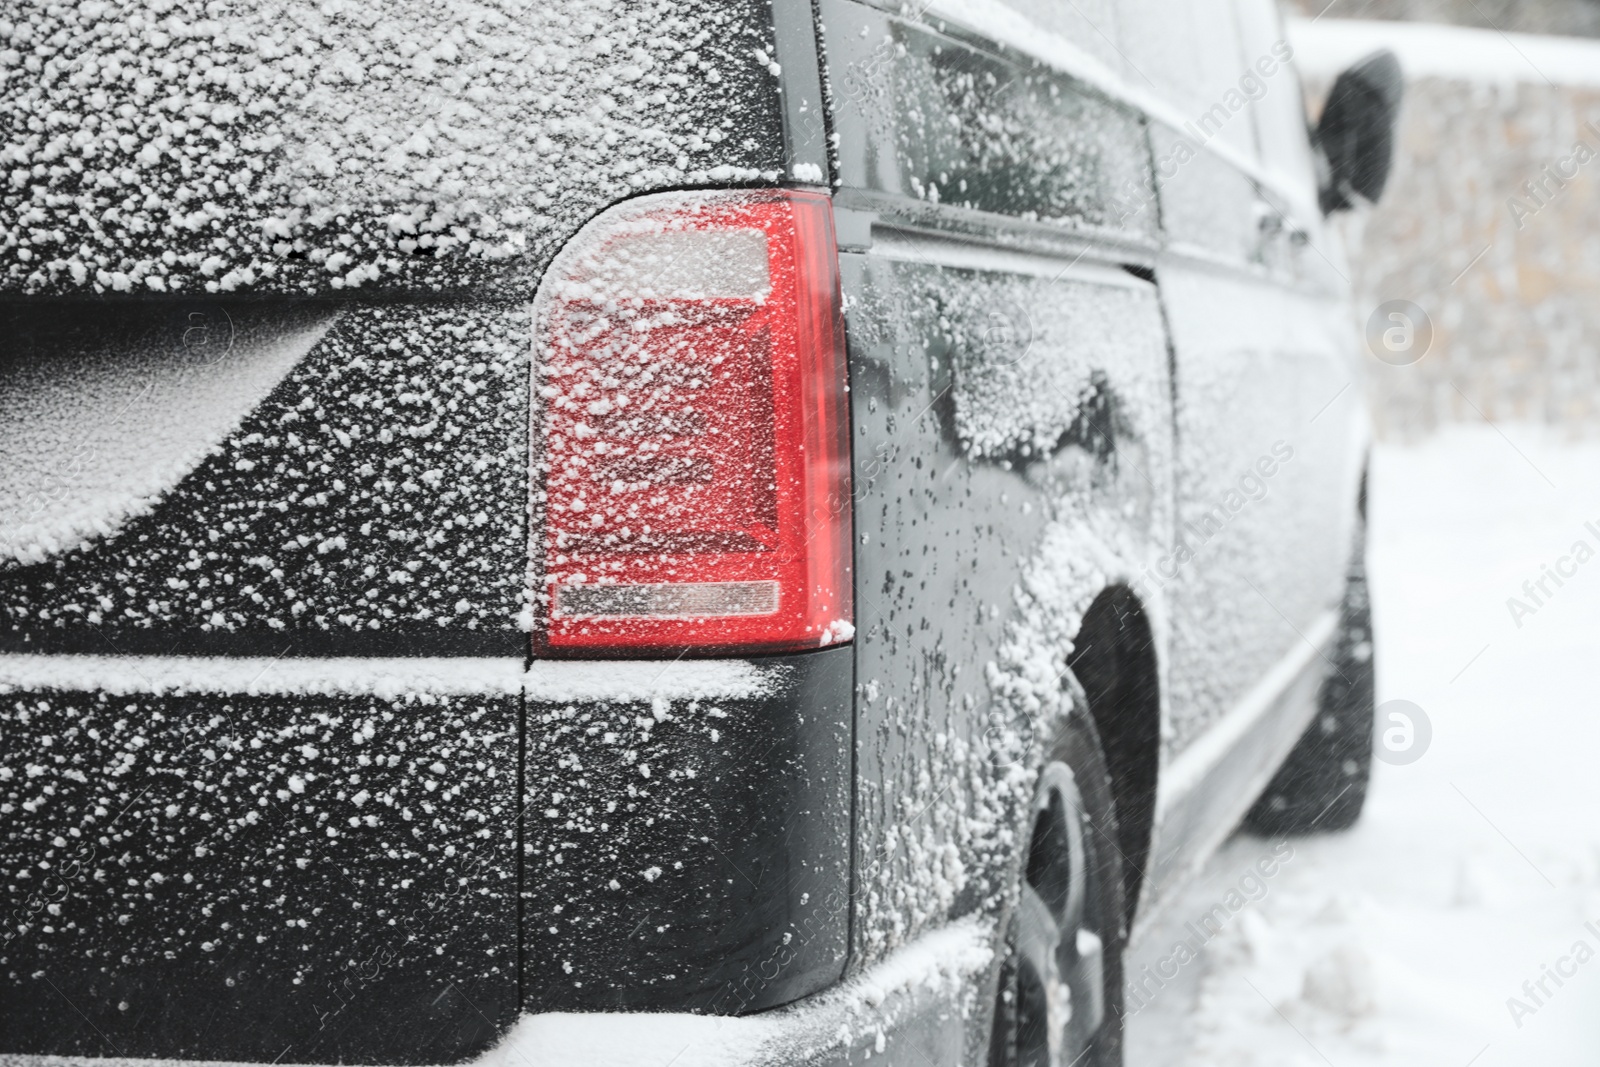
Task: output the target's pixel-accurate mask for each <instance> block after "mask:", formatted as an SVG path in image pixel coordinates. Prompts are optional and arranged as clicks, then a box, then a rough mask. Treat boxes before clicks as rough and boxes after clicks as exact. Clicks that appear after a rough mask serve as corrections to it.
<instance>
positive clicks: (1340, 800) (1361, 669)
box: [1245, 531, 1376, 837]
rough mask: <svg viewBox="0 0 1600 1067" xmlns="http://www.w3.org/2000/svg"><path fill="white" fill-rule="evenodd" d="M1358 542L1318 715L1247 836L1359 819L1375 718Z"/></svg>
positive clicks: (1336, 826)
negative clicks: (1337, 637) (1331, 668)
mask: <svg viewBox="0 0 1600 1067" xmlns="http://www.w3.org/2000/svg"><path fill="white" fill-rule="evenodd" d="M1363 535H1364V531H1363ZM1364 542H1365V537H1364V536H1362V537H1360V538H1358V540H1357V544H1356V552H1355V558H1354V560H1353V561H1352V563H1351V566H1350V574H1349V578H1348V580H1347V582H1346V585H1345V595H1344V605H1343V608H1342V609H1341V611H1340V618H1339V642H1338V644H1337V645H1336V646H1335V651H1334V656H1333V668H1334V669H1333V670H1332V671H1330V672H1329V673H1328V677H1327V679H1326V680H1325V681H1324V682H1323V683H1322V693H1321V695H1320V700H1319V704H1318V708H1317V714H1316V717H1315V718H1314V719H1312V720H1311V725H1310V727H1309V728H1307V730H1306V732H1305V733H1304V734H1303V735H1301V737H1300V740H1299V741H1298V742H1297V743H1296V744H1295V747H1294V750H1293V751H1292V752H1290V753H1289V758H1288V759H1287V760H1285V761H1284V764H1283V766H1282V767H1280V768H1279V769H1278V773H1277V775H1276V776H1274V777H1273V779H1272V782H1271V783H1270V784H1269V785H1268V786H1267V788H1266V791H1265V792H1264V793H1262V794H1261V798H1260V799H1259V800H1257V801H1256V803H1255V807H1253V808H1251V809H1250V814H1249V815H1247V816H1246V817H1245V826H1246V828H1247V829H1249V830H1250V831H1252V832H1253V833H1258V834H1261V835H1263V836H1269V837H1270V836H1275V835H1277V834H1304V833H1312V832H1315V831H1319V830H1345V829H1349V828H1350V827H1351V826H1354V825H1355V823H1356V820H1357V819H1359V818H1360V817H1361V808H1362V806H1363V805H1364V804H1365V803H1366V799H1367V782H1368V780H1369V779H1370V778H1371V775H1372V735H1373V728H1374V724H1375V721H1376V708H1375V704H1376V685H1375V684H1374V683H1375V675H1376V669H1375V668H1376V663H1375V662H1374V657H1373V642H1372V606H1371V603H1370V602H1369V600H1368V597H1367V568H1366V560H1365V544H1364Z"/></svg>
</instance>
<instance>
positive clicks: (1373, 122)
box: [1312, 49, 1405, 215]
mask: <svg viewBox="0 0 1600 1067" xmlns="http://www.w3.org/2000/svg"><path fill="white" fill-rule="evenodd" d="M1404 92H1405V81H1404V79H1403V78H1402V77H1401V74H1400V61H1399V60H1397V59H1395V57H1394V53H1393V52H1390V51H1388V50H1387V49H1384V50H1381V51H1378V52H1374V53H1372V54H1371V55H1370V56H1367V57H1366V58H1365V59H1363V60H1361V61H1360V62H1359V63H1357V64H1355V66H1353V67H1351V68H1349V69H1348V70H1346V71H1345V72H1344V73H1343V74H1341V75H1339V77H1338V80H1336V81H1335V82H1334V83H1333V89H1332V91H1331V92H1329V93H1328V103H1327V105H1326V106H1325V107H1324V108H1323V109H1322V119H1321V121H1319V122H1318V123H1317V129H1316V133H1315V135H1314V136H1313V137H1312V143H1313V145H1314V147H1315V148H1316V157H1317V184H1318V186H1319V188H1318V190H1317V199H1318V201H1319V202H1320V203H1321V205H1322V213H1323V214H1324V215H1328V214H1332V213H1333V212H1335V211H1345V210H1348V209H1350V208H1353V207H1355V206H1356V204H1357V203H1360V202H1362V201H1367V202H1376V201H1377V199H1378V197H1380V196H1382V195H1383V187H1384V185H1385V184H1386V183H1387V182H1388V181H1389V165H1390V164H1391V163H1392V162H1393V161H1394V127H1395V120H1396V118H1398V117H1399V114H1400V98H1401V96H1402V95H1403V94H1404Z"/></svg>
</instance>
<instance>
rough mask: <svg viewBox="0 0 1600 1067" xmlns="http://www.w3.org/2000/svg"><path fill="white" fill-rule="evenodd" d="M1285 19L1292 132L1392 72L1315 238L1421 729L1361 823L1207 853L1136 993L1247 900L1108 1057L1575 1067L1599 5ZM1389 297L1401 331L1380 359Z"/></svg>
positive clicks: (1593, 888) (1381, 780)
mask: <svg viewBox="0 0 1600 1067" xmlns="http://www.w3.org/2000/svg"><path fill="white" fill-rule="evenodd" d="M1285 7H1286V13H1287V14H1288V15H1289V16H1290V18H1289V22H1288V33H1289V39H1290V41H1291V43H1292V44H1293V46H1294V49H1295V59H1296V62H1297V63H1298V64H1299V66H1300V69H1301V72H1302V77H1303V79H1304V83H1305V84H1304V89H1305V96H1306V103H1307V110H1308V112H1309V113H1310V115H1311V117H1312V118H1315V117H1316V116H1317V115H1318V114H1320V111H1321V106H1322V100H1323V97H1324V96H1325V94H1326V93H1327V91H1328V89H1329V87H1330V85H1331V84H1332V82H1333V79H1334V78H1335V77H1336V76H1337V75H1338V73H1339V72H1340V71H1342V70H1343V69H1345V68H1346V67H1348V66H1349V65H1351V64H1352V63H1353V62H1355V61H1356V60H1358V59H1360V58H1362V57H1363V56H1365V55H1367V54H1369V53H1371V52H1372V51H1374V50H1375V49H1378V48H1389V49H1391V50H1392V51H1393V52H1394V53H1395V54H1396V55H1397V57H1398V58H1399V60H1400V63H1401V65H1402V67H1403V68H1404V71H1405V77H1406V83H1407V84H1406V97H1405V102H1404V105H1403V109H1402V113H1401V119H1400V123H1399V129H1398V135H1397V137H1398V140H1397V146H1396V159H1395V167H1394V170H1393V172H1392V173H1391V176H1390V180H1389V184H1388V188H1387V189H1386V190H1385V192H1384V195H1383V198H1382V201H1381V202H1380V203H1379V204H1378V205H1377V206H1375V207H1367V208H1362V209H1359V210H1357V211H1354V212H1351V213H1348V214H1345V215H1341V216H1337V217H1336V219H1335V224H1336V225H1337V226H1338V227H1340V228H1341V229H1342V231H1343V232H1342V237H1343V240H1344V244H1345V246H1346V251H1347V254H1348V260H1349V267H1348V270H1349V271H1350V272H1351V274H1350V280H1351V282H1352V284H1353V286H1354V289H1355V315H1356V318H1357V320H1358V324H1359V325H1364V326H1366V333H1367V337H1368V351H1367V352H1366V354H1365V359H1364V363H1365V365H1366V370H1367V372H1368V373H1367V378H1366V381H1367V386H1368V390H1369V396H1368V400H1369V406H1370V410H1371V412H1372V418H1373V422H1374V428H1375V430H1376V433H1377V441H1376V443H1375V446H1374V448H1373V453H1372V467H1371V481H1370V486H1369V521H1370V530H1369V540H1368V568H1369V575H1370V578H1371V589H1372V603H1373V621H1374V627H1373V628H1374V641H1373V643H1374V646H1375V654H1376V657H1377V679H1378V729H1379V731H1380V735H1381V734H1382V732H1383V731H1384V730H1385V729H1386V728H1389V727H1390V725H1391V721H1392V720H1390V719H1389V717H1388V715H1387V712H1388V711H1389V710H1390V709H1392V708H1394V707H1396V706H1402V707H1404V708H1407V709H1410V710H1408V711H1407V714H1414V715H1420V717H1421V718H1422V719H1425V720H1426V721H1427V722H1428V723H1429V727H1428V732H1427V734H1426V737H1425V739H1424V740H1422V741H1420V742H1418V743H1417V744H1416V746H1415V749H1414V750H1413V751H1412V752H1411V753H1410V754H1409V755H1408V756H1407V758H1405V759H1403V760H1401V759H1398V758H1396V759H1386V758H1385V757H1384V751H1383V747H1382V745H1381V744H1380V745H1379V746H1378V748H1377V749H1376V752H1377V754H1378V759H1379V761H1380V762H1379V763H1377V764H1376V765H1375V766H1374V773H1373V780H1372V791H1371V793H1370V795H1369V797H1368V800H1367V806H1366V809H1365V814H1364V815H1363V817H1362V820H1361V821H1360V822H1359V823H1358V824H1357V825H1356V826H1355V827H1354V828H1353V829H1351V830H1349V831H1346V832H1342V833H1336V834H1324V835H1311V836H1306V837H1301V838H1296V839H1293V840H1292V842H1291V845H1292V847H1293V849H1294V854H1293V856H1292V858H1291V859H1290V860H1289V861H1288V862H1286V863H1283V864H1282V865H1281V870H1280V872H1279V873H1278V874H1277V875H1276V876H1275V877H1274V878H1273V879H1272V880H1271V882H1270V884H1268V885H1266V886H1265V887H1264V888H1263V887H1261V886H1260V885H1259V884H1257V882H1256V881H1254V880H1252V879H1250V878H1249V875H1250V872H1251V871H1252V870H1255V869H1256V867H1255V865H1256V864H1257V863H1258V862H1259V861H1260V860H1261V859H1262V858H1263V857H1265V856H1268V855H1269V854H1270V853H1271V848H1272V846H1273V845H1274V842H1270V841H1266V840H1263V839H1260V838H1254V837H1251V836H1249V835H1248V834H1239V835H1236V836H1235V837H1234V838H1233V840H1231V841H1230V842H1229V843H1228V844H1227V845H1226V846H1225V847H1224V848H1223V849H1222V850H1221V852H1220V853H1219V854H1218V855H1216V856H1215V857H1213V859H1212V860H1211V861H1210V862H1209V863H1208V864H1207V865H1206V869H1205V870H1204V871H1202V872H1201V873H1200V876H1199V878H1197V879H1196V881H1195V883H1194V885H1193V886H1192V887H1191V888H1189V889H1188V890H1186V892H1185V894H1184V895H1183V899H1181V900H1179V901H1177V902H1175V904H1174V906H1173V907H1172V908H1171V909H1170V911H1169V912H1167V913H1166V918H1165V919H1164V920H1163V922H1164V923H1165V928H1164V929H1160V930H1156V931H1153V932H1152V934H1151V936H1149V937H1147V938H1145V939H1144V940H1143V941H1142V943H1141V945H1142V947H1137V948H1136V950H1135V952H1134V958H1132V959H1130V961H1129V968H1128V973H1129V974H1130V975H1131V976H1134V977H1135V978H1136V979H1137V978H1138V977H1139V976H1141V975H1142V974H1144V973H1145V972H1143V971H1141V968H1143V967H1147V966H1151V965H1152V964H1153V963H1154V962H1155V961H1156V960H1157V959H1158V957H1160V956H1161V955H1162V953H1164V952H1168V951H1170V950H1171V948H1172V946H1174V945H1175V943H1176V942H1178V941H1179V940H1181V939H1183V938H1185V937H1186V936H1193V929H1194V927H1193V925H1192V924H1194V923H1196V922H1199V921H1203V917H1204V916H1206V915H1208V914H1214V911H1213V910H1212V909H1214V908H1215V907H1216V906H1217V904H1218V902H1219V901H1226V900H1228V899H1230V898H1229V896H1228V894H1230V893H1236V892H1238V891H1240V888H1241V887H1243V891H1245V892H1249V891H1250V890H1254V895H1255V896H1256V897H1259V899H1252V900H1251V902H1250V903H1249V904H1248V905H1247V906H1246V907H1245V908H1243V909H1242V910H1241V911H1240V912H1239V913H1238V915H1237V916H1235V918H1234V919H1233V920H1232V921H1231V923H1230V924H1229V925H1228V926H1227V927H1226V928H1225V929H1223V930H1222V931H1221V933H1220V934H1219V935H1218V936H1216V937H1214V938H1210V939H1209V940H1208V941H1207V943H1206V945H1205V949H1204V952H1203V954H1202V956H1201V957H1200V960H1199V962H1198V963H1197V964H1196V965H1194V966H1185V967H1183V968H1182V969H1181V970H1180V971H1179V973H1178V975H1177V977H1176V978H1175V979H1173V980H1172V981H1169V982H1167V983H1166V984H1165V985H1164V986H1163V988H1162V989H1161V992H1160V995H1159V996H1158V997H1156V999H1155V1000H1154V1002H1153V1003H1152V1004H1151V1005H1150V1006H1149V1007H1148V1008H1145V1009H1142V1010H1141V1011H1140V1012H1139V1013H1138V1014H1137V1015H1136V1016H1134V1017H1133V1018H1131V1020H1130V1022H1129V1055H1128V1064H1129V1067H1180V1065H1181V1067H1424V1065H1430V1067H1592V1065H1595V1064H1600V715H1596V714H1595V712H1594V695H1593V694H1594V693H1595V691H1596V689H1597V688H1600V669H1597V667H1596V665H1595V664H1596V655H1595V650H1596V649H1597V648H1600V562H1591V561H1593V560H1596V559H1600V476H1597V472H1600V434H1596V433H1594V432H1593V431H1594V430H1595V428H1596V427H1600V199H1597V181H1600V0H1365V2H1363V0H1333V2H1332V3H1329V2H1328V0H1285ZM1394 301H1407V302H1409V303H1410V304H1411V305H1414V306H1415V308H1416V309H1417V321H1416V322H1415V323H1412V324H1410V325H1411V326H1414V327H1415V329H1416V338H1417V340H1416V344H1415V346H1414V347H1412V348H1410V349H1409V350H1406V351H1402V352H1400V353H1390V354H1389V355H1388V356H1387V357H1386V356H1385V355H1384V354H1383V353H1381V352H1379V351H1377V349H1376V348H1374V346H1373V342H1372V338H1373V336H1374V332H1375V331H1374V326H1376V330H1377V332H1379V333H1381V331H1382V330H1383V329H1386V328H1389V327H1391V326H1393V325H1395V324H1394V323H1393V322H1392V321H1391V320H1388V319H1387V317H1386V310H1382V309H1384V308H1385V305H1391V302H1394ZM1556 569H1559V570H1560V573H1561V575H1562V576H1563V577H1560V578H1556V577H1553V575H1554V573H1555V570H1556ZM1540 582H1544V583H1545V584H1544V586H1543V588H1540V587H1539V586H1538V583H1540ZM1417 736H1418V737H1422V736H1423V735H1422V734H1418V735H1417ZM1232 899H1238V897H1237V896H1235V897H1234V898H1232ZM1186 924H1189V925H1186ZM1208 929H1209V928H1208Z"/></svg>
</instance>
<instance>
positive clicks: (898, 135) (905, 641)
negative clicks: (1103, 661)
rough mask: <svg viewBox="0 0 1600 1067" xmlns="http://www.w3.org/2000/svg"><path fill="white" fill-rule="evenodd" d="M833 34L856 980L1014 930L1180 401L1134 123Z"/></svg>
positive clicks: (1136, 565)
mask: <svg viewBox="0 0 1600 1067" xmlns="http://www.w3.org/2000/svg"><path fill="white" fill-rule="evenodd" d="M821 21H822V24H823V26H824V27H825V30H826V32H825V37H824V43H825V51H826V55H827V69H828V72H829V79H830V84H831V87H832V93H833V103H832V109H833V110H832V115H833V118H834V123H835V128H836V133H837V137H838V142H839V149H838V152H839V155H838V166H839V174H838V178H839V186H840V187H839V189H838V191H837V193H836V197H835V205H836V214H837V216H838V218H839V229H840V235H841V236H840V240H841V244H842V245H843V246H845V252H844V254H843V255H842V256H841V261H842V274H843V279H844V289H845V298H846V305H847V306H846V316H847V323H848V329H849V339H850V372H851V390H852V398H853V420H854V445H855V457H854V462H855V478H856V484H855V494H856V501H855V506H856V512H855V522H856V530H857V534H858V543H857V545H856V573H857V575H858V579H857V581H858V585H857V600H856V603H857V609H856V610H857V631H856V674H857V686H856V717H857V739H856V790H857V799H856V843H855V863H856V873H855V908H854V912H853V923H852V940H853V944H852V957H851V964H850V966H851V969H852V971H855V970H857V969H860V968H864V967H867V966H869V965H871V964H872V963H873V962H875V961H877V960H879V959H881V958H883V957H884V955H885V954H886V953H888V952H889V951H891V950H893V949H894V948H895V947H897V946H899V945H901V944H903V943H905V942H906V941H908V940H910V939H911V938H914V937H916V936H917V935H919V934H921V933H923V932H925V931H928V930H931V929H934V928H937V927H940V926H943V925H945V924H947V923H949V922H950V921H951V920H953V919H955V918H956V917H958V916H962V915H969V914H977V915H979V916H982V917H983V921H984V922H986V923H991V924H993V927H992V928H994V929H996V930H998V929H999V928H1000V924H1001V923H1002V922H1003V921H1004V917H1005V914H1006V912H1007V909H1008V908H1009V906H1010V903H1011V900H1010V897H1011V894H1012V892H1013V889H1014V886H1015V878H1016V875H1017V872H1018V870H1019V863H1020V858H1019V852H1020V850H1021V849H1022V848H1023V847H1024V846H1025V844H1026V835H1025V834H1023V833H1021V826H1022V822H1023V821H1024V819H1023V816H1022V814H1021V812H1022V810H1023V805H1024V804H1025V803H1026V801H1027V799H1028V798H1029V797H1030V796H1031V790H1032V781H1033V777H1034V775H1035V774H1036V771H1037V768H1038V766H1039V764H1040V762H1041V760H1042V759H1043V757H1044V755H1045V753H1046V752H1047V751H1048V748H1049V745H1050V738H1051V737H1052V736H1053V728H1054V726H1055V724H1056V723H1057V722H1058V717H1059V716H1061V715H1064V714H1067V713H1068V712H1069V710H1070V708H1071V707H1072V706H1073V694H1072V693H1071V692H1070V691H1069V689H1068V683H1067V682H1066V681H1065V677H1066V674H1065V671H1066V658H1067V656H1068V654H1069V653H1070V652H1071V651H1072V647H1073V646H1072V638H1073V635H1074V634H1075V633H1076V631H1077V629H1078V624H1079V620H1080V619H1081V617H1082V613H1083V611H1084V610H1085V609H1086V608H1087V607H1088V606H1089V604H1090V602H1091V601H1092V600H1093V598H1094V596H1095V595H1096V594H1097V593H1099V592H1100V591H1101V590H1103V589H1104V588H1105V587H1106V586H1107V585H1110V584H1115V583H1118V582H1132V581H1133V580H1134V579H1135V578H1136V577H1137V575H1138V574H1139V573H1141V572H1142V570H1143V569H1144V568H1145V567H1147V566H1149V565H1150V564H1151V563H1153V562H1154V559H1155V558H1156V556H1157V555H1158V553H1159V551H1160V549H1161V547H1162V546H1164V545H1165V544H1166V543H1167V540H1168V538H1169V537H1170V529H1171V503H1172V499H1173V486H1172V459H1171V451H1172V440H1171V433H1170V428H1171V410H1170V395H1171V394H1170V382H1169V379H1168V368H1167V346H1166V339H1165V333H1164V327H1163V324H1162V317H1161V309H1160V303H1159V300H1158V298H1157V294H1156V291H1155V287H1154V286H1153V285H1152V284H1151V283H1150V282H1149V280H1148V277H1149V271H1148V269H1147V268H1148V266H1149V265H1150V264H1151V263H1153V257H1154V252H1155V211H1154V207H1153V194H1152V193H1151V191H1150V188H1151V187H1150V175H1149V157H1148V150H1147V147H1146V144H1145V137H1144V123H1143V120H1142V118H1141V117H1140V116H1139V115H1138V114H1137V113H1136V112H1134V111H1132V110H1130V109H1128V108H1126V107H1124V106H1122V105H1119V104H1116V103H1114V102H1113V101H1111V100H1110V99H1108V98H1107V97H1105V96H1103V95H1102V94H1100V93H1098V92H1096V91H1094V90H1093V89H1091V88H1089V87H1088V86H1087V85H1086V84H1084V83H1082V82H1079V81H1077V80H1075V79H1073V78H1070V77H1067V76H1065V75H1063V74H1061V73H1059V72H1058V71H1055V70H1052V69H1050V68H1049V67H1046V66H1044V65H1042V64H1040V63H1037V62H1035V61H1033V60H1030V59H1028V58H1027V57H1025V56H1023V55H1021V54H1019V53H1017V52H1015V51H1012V50H1009V49H1005V48H1002V47H999V46H997V45H996V44H994V43H993V42H992V41H991V42H985V41H984V40H983V39H981V38H979V37H976V36H971V35H967V34H966V33H965V32H964V31H962V30H960V29H959V28H957V27H956V26H955V25H953V24H948V23H942V22H940V21H938V20H928V21H926V22H923V21H918V20H916V19H908V18H901V17H897V16H893V15H890V14H887V13H885V12H882V11H880V10H877V9H874V8H870V7H866V6H863V5H859V4H856V3H853V2H850V0H827V2H825V3H824V4H823V5H822V9H821ZM1123 198H1125V199H1123ZM1130 204H1131V205H1132V207H1131V209H1130V207H1129V205H1130ZM1078 713H1081V705H1079V711H1078ZM980 1002H981V1001H980ZM980 1011H981V1013H982V1014H981V1015H980V1016H974V1019H973V1021H972V1023H971V1024H970V1025H969V1027H968V1040H969V1042H971V1041H980V1042H981V1041H982V1040H986V1038H985V1037H984V1035H985V1034H986V1033H987V1027H986V1024H985V1020H986V1018H987V1005H986V1004H985V1005H984V1007H983V1008H982V1009H980ZM976 1048H977V1047H976V1046H970V1045H969V1048H968V1053H967V1054H968V1057H969V1058H972V1057H976V1056H979V1055H981V1053H979V1052H978V1051H977V1050H976ZM946 1054H947V1055H948V1054H950V1053H949V1052H947V1053H946Z"/></svg>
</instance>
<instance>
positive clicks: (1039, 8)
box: [1003, 0, 1123, 70]
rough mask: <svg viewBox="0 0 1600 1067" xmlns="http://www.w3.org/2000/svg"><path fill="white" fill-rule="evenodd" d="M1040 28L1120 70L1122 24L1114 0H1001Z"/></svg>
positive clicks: (1113, 68) (1108, 65)
mask: <svg viewBox="0 0 1600 1067" xmlns="http://www.w3.org/2000/svg"><path fill="white" fill-rule="evenodd" d="M1003 2H1004V4H1005V6H1006V7H1008V8H1010V9H1011V10H1013V11H1015V12H1016V13H1017V14H1019V15H1021V16H1022V17H1023V18H1025V19H1027V20H1028V21H1029V22H1031V23H1033V24H1034V25H1035V26H1037V27H1039V28H1040V29H1041V30H1047V31H1049V32H1050V33H1053V34H1056V35H1057V36H1058V37H1060V38H1061V39H1062V40H1065V41H1071V42H1072V44H1073V45H1075V46H1076V47H1078V48H1080V49H1082V50H1083V51H1085V52H1087V53H1089V54H1090V55H1092V56H1094V57H1095V58H1096V59H1098V60H1099V61H1100V62H1102V63H1104V64H1105V65H1106V66H1107V67H1109V68H1111V69H1112V70H1119V69H1121V67H1122V65H1123V63H1122V50H1121V47H1120V41H1121V27H1120V25H1119V23H1118V20H1117V3H1116V0H1072V2H1071V3H1066V2H1063V0H1003Z"/></svg>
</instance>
